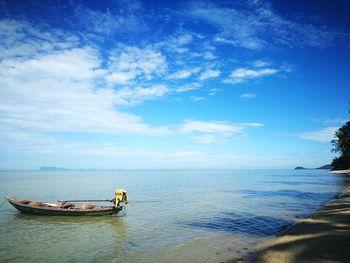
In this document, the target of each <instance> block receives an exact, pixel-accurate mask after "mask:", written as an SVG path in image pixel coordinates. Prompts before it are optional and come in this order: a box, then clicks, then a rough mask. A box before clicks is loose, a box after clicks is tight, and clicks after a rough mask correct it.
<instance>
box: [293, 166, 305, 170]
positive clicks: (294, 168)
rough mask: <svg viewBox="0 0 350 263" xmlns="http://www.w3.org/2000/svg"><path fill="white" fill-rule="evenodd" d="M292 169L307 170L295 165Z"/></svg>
mask: <svg viewBox="0 0 350 263" xmlns="http://www.w3.org/2000/svg"><path fill="white" fill-rule="evenodd" d="M294 170H307V169H306V168H304V167H302V166H297V167H295V168H294Z"/></svg>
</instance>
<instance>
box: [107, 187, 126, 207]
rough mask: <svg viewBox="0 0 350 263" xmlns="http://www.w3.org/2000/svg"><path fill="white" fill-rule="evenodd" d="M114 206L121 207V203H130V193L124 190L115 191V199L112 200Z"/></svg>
mask: <svg viewBox="0 0 350 263" xmlns="http://www.w3.org/2000/svg"><path fill="white" fill-rule="evenodd" d="M110 201H111V202H113V203H114V205H115V206H116V207H117V206H120V203H125V204H127V203H128V193H127V192H126V190H124V189H118V190H116V191H115V198H113V199H111V200H110Z"/></svg>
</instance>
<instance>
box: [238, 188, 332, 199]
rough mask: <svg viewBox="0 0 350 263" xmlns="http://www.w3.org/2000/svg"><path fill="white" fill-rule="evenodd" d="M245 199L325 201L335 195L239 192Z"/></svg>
mask: <svg viewBox="0 0 350 263" xmlns="http://www.w3.org/2000/svg"><path fill="white" fill-rule="evenodd" d="M240 193H242V194H243V195H244V196H245V197H248V198H259V197H291V198H297V199H301V200H322V201H327V200H330V199H331V198H332V197H334V196H335V195H336V193H332V192H330V193H329V192H328V193H315V192H306V191H300V190H278V191H259V190H241V191H240Z"/></svg>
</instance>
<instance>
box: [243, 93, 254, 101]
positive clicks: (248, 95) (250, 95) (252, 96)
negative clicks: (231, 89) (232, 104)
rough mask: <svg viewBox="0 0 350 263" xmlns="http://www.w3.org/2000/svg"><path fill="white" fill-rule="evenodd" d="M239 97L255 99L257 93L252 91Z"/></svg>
mask: <svg viewBox="0 0 350 263" xmlns="http://www.w3.org/2000/svg"><path fill="white" fill-rule="evenodd" d="M239 97H240V98H241V99H243V100H251V99H255V98H256V95H255V94H252V93H243V94H241V95H240V96H239Z"/></svg>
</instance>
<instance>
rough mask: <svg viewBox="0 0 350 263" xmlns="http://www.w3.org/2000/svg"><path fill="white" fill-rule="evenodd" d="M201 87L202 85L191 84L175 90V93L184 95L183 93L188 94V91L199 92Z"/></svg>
mask: <svg viewBox="0 0 350 263" xmlns="http://www.w3.org/2000/svg"><path fill="white" fill-rule="evenodd" d="M200 87H201V85H200V84H199V83H190V84H186V85H183V86H181V87H177V88H176V89H175V92H177V93H182V92H187V91H191V90H197V89H199V88H200Z"/></svg>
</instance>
